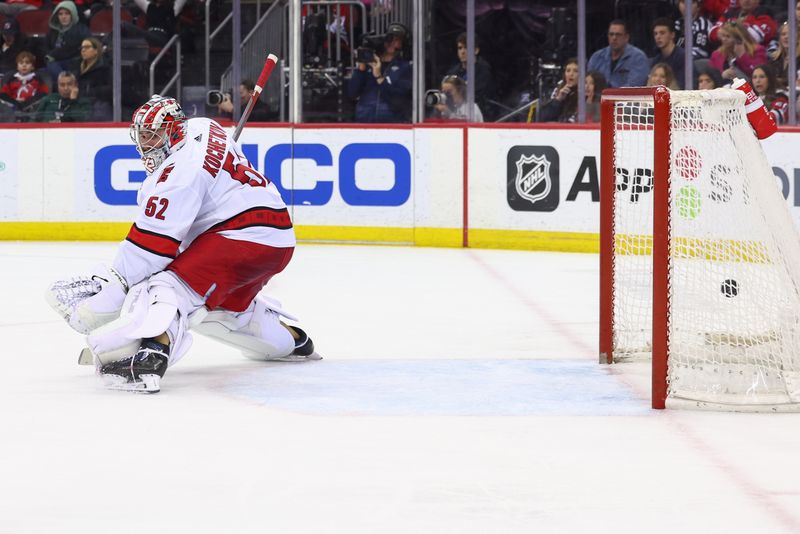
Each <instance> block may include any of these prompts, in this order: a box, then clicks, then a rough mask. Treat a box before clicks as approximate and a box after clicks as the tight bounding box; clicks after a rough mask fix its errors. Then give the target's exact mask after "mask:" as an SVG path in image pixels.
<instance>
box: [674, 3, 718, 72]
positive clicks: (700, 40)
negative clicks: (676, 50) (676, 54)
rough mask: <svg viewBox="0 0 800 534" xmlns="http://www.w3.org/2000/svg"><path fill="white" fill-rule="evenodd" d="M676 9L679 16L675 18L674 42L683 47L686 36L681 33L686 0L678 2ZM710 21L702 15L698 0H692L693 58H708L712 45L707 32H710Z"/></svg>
mask: <svg viewBox="0 0 800 534" xmlns="http://www.w3.org/2000/svg"><path fill="white" fill-rule="evenodd" d="M678 10H679V11H680V12H681V17H680V18H679V19H675V33H676V35H677V42H676V44H677V45H678V46H680V47H685V46H686V45H685V43H686V36H685V35H684V34H683V16H684V15H685V14H686V0H680V1H679V2H678ZM711 27H712V22H711V20H710V19H709V18H708V17H706V16H705V15H703V13H702V9H701V7H700V0H692V27H691V30H692V57H693V58H694V59H708V58H709V57H710V56H711V51H712V46H711V39H710V37H709V33H710V32H711Z"/></svg>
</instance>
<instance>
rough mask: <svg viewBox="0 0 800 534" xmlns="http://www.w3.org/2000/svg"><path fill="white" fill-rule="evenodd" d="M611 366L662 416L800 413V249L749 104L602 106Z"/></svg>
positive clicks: (729, 96)
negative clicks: (640, 374) (672, 412)
mask: <svg viewBox="0 0 800 534" xmlns="http://www.w3.org/2000/svg"><path fill="white" fill-rule="evenodd" d="M602 105H603V122H602V132H601V138H602V145H603V146H602V157H603V160H602V161H603V162H602V178H601V183H602V185H601V340H600V359H601V362H606V363H611V362H612V361H613V362H622V361H627V360H636V359H639V360H643V359H650V358H652V362H653V363H652V367H653V376H652V379H653V407H655V408H663V407H664V406H665V404H666V405H667V406H671V405H675V406H682V405H683V406H685V405H690V406H695V407H709V408H714V409H732V410H742V411H748V410H755V411H762V410H763V411H766V410H773V411H783V410H786V411H795V410H800V241H798V235H797V231H796V230H795V228H794V225H793V222H792V220H791V217H790V214H789V210H788V208H787V205H786V203H785V201H784V199H783V197H782V195H781V193H780V191H779V189H778V185H777V181H776V179H775V177H774V175H773V173H772V170H771V167H770V165H769V164H768V162H767V160H766V157H765V155H764V153H763V151H762V149H761V146H760V144H759V142H758V140H757V139H756V138H755V136H754V135H753V133H752V130H751V128H750V126H749V124H748V122H747V117H746V115H745V112H744V95H743V93H741V92H739V91H734V90H727V89H719V90H714V91H668V90H667V89H664V88H648V89H620V90H613V91H609V92H604V94H603V104H602Z"/></svg>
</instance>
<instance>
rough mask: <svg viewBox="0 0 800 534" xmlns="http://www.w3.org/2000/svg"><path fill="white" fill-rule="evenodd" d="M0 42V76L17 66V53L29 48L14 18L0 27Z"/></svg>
mask: <svg viewBox="0 0 800 534" xmlns="http://www.w3.org/2000/svg"><path fill="white" fill-rule="evenodd" d="M0 33H1V34H2V39H0V41H2V43H1V44H0V76H2V75H3V74H4V73H5V72H6V71H11V70H14V69H15V68H16V66H17V54H19V53H20V52H22V51H23V50H29V47H28V40H27V38H26V37H25V36H24V35H22V34H21V33H20V31H19V24H17V21H16V20H14V19H8V20H6V21H5V22H4V23H3V26H2V28H0Z"/></svg>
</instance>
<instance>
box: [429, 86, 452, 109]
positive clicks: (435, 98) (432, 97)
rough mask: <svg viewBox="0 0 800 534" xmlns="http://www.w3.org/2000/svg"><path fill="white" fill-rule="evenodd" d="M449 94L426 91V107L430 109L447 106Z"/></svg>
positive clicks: (433, 90)
mask: <svg viewBox="0 0 800 534" xmlns="http://www.w3.org/2000/svg"><path fill="white" fill-rule="evenodd" d="M447 103H448V101H447V93H445V92H444V91H439V90H438V89H430V90H428V91H425V105H426V106H428V107H429V108H432V107H434V106H438V105H439V104H444V105H447Z"/></svg>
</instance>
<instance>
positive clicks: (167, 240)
mask: <svg viewBox="0 0 800 534" xmlns="http://www.w3.org/2000/svg"><path fill="white" fill-rule="evenodd" d="M125 240H126V241H130V242H131V243H133V244H134V245H136V246H137V247H139V248H141V249H144V250H146V251H147V252H150V253H152V254H156V255H158V256H164V257H165V258H174V257H176V256H177V255H178V247H179V246H180V245H181V242H180V241H178V240H177V239H173V238H171V237H169V236H166V235H161V234H157V233H155V232H149V231H147V230H142V229H141V228H139V227H138V226H136V224H134V225H133V226H131V230H130V232H128V237H126V238H125Z"/></svg>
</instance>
